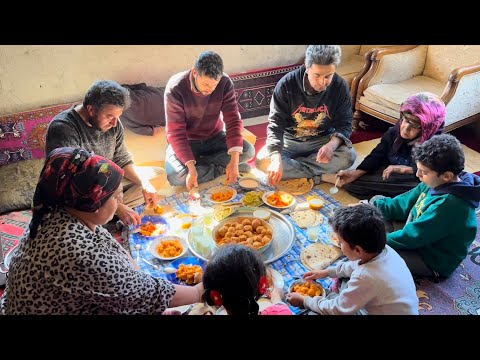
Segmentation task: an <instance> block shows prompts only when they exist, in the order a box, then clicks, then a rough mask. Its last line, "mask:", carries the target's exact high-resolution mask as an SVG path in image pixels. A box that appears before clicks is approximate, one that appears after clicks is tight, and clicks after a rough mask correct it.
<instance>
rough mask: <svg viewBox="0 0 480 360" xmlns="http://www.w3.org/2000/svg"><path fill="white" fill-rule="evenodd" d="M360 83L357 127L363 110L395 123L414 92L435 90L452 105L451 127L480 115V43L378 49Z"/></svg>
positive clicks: (448, 123)
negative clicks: (401, 107)
mask: <svg viewBox="0 0 480 360" xmlns="http://www.w3.org/2000/svg"><path fill="white" fill-rule="evenodd" d="M370 56H371V63H370V68H369V69H368V71H367V72H366V73H365V75H363V76H362V77H361V78H360V79H359V81H358V85H357V89H356V95H355V114H354V129H358V128H359V127H362V128H365V124H362V122H361V119H362V114H363V113H365V114H369V115H372V116H374V117H376V118H379V119H381V120H384V121H386V122H389V123H392V124H395V123H396V122H397V120H398V118H399V116H400V105H401V104H402V102H403V101H405V100H406V99H407V98H408V97H409V96H410V95H412V94H414V93H417V92H420V91H429V92H432V93H434V94H436V95H438V96H440V97H441V98H442V100H443V101H444V102H445V105H446V107H447V117H446V120H445V131H446V132H449V131H452V130H454V129H456V128H458V127H460V126H463V125H466V124H468V123H471V122H473V121H476V120H477V119H479V118H480V101H478V98H479V96H480V46H478V45H473V46H470V45H399V46H389V47H386V48H381V49H380V48H378V49H373V51H372V52H371V55H370Z"/></svg>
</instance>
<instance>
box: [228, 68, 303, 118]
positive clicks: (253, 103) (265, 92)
mask: <svg viewBox="0 0 480 360" xmlns="http://www.w3.org/2000/svg"><path fill="white" fill-rule="evenodd" d="M301 65H302V64H294V65H288V66H281V67H275V68H270V69H263V70H257V71H250V72H245V73H239V74H232V75H230V78H231V79H232V81H233V85H234V87H235V96H236V98H237V103H238V111H239V112H240V114H241V116H242V119H248V118H252V117H257V116H261V115H267V114H268V112H269V110H270V99H271V98H272V94H273V89H274V88H275V85H276V84H277V82H278V80H280V79H281V78H282V77H283V76H284V75H285V74H287V73H289V72H290V71H293V70H295V69H298V68H299V67H300V66H301Z"/></svg>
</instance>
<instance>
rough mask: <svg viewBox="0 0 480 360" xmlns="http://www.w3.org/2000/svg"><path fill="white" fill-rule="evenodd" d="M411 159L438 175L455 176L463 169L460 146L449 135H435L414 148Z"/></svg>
mask: <svg viewBox="0 0 480 360" xmlns="http://www.w3.org/2000/svg"><path fill="white" fill-rule="evenodd" d="M412 158H413V160H414V161H418V162H420V163H421V164H422V165H424V166H426V167H428V168H429V169H430V170H433V171H435V172H437V173H438V175H441V174H443V173H445V172H447V171H451V172H452V173H453V175H455V176H456V175H458V174H460V173H461V172H462V171H463V169H464V168H465V155H464V153H463V149H462V144H460V141H458V140H457V138H456V137H455V136H452V135H450V134H441V135H435V136H433V137H432V138H431V139H429V140H427V141H425V142H424V143H423V144H421V145H418V146H416V147H414V148H413V151H412Z"/></svg>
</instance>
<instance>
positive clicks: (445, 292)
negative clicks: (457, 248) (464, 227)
mask: <svg viewBox="0 0 480 360" xmlns="http://www.w3.org/2000/svg"><path fill="white" fill-rule="evenodd" d="M477 225H478V227H479V228H480V215H479V216H477ZM416 285H417V296H418V299H419V302H420V304H419V311H420V314H421V315H480V231H478V230H477V236H476V239H475V241H474V242H473V243H472V245H471V246H470V249H469V251H468V254H467V257H466V259H465V260H463V261H462V263H461V264H460V266H459V267H458V268H457V269H456V270H455V271H454V272H453V274H452V275H450V277H449V278H448V279H445V280H442V281H440V282H439V283H435V282H433V281H431V280H426V279H419V280H416Z"/></svg>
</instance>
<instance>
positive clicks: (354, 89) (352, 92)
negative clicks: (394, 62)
mask: <svg viewBox="0 0 480 360" xmlns="http://www.w3.org/2000/svg"><path fill="white" fill-rule="evenodd" d="M376 50H379V48H372V49H370V50H368V51H367V52H366V53H365V56H364V57H365V62H364V63H363V67H362V70H360V72H359V73H358V74H357V75H356V76H355V77H354V78H353V80H352V84H351V85H350V95H351V97H352V106H353V108H354V109H355V101H356V99H357V90H358V84H359V83H360V80H361V79H362V77H363V76H364V75H365V74H366V73H367V71H368V70H369V69H370V66H371V64H372V55H373V53H374V52H375V51H376Z"/></svg>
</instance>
